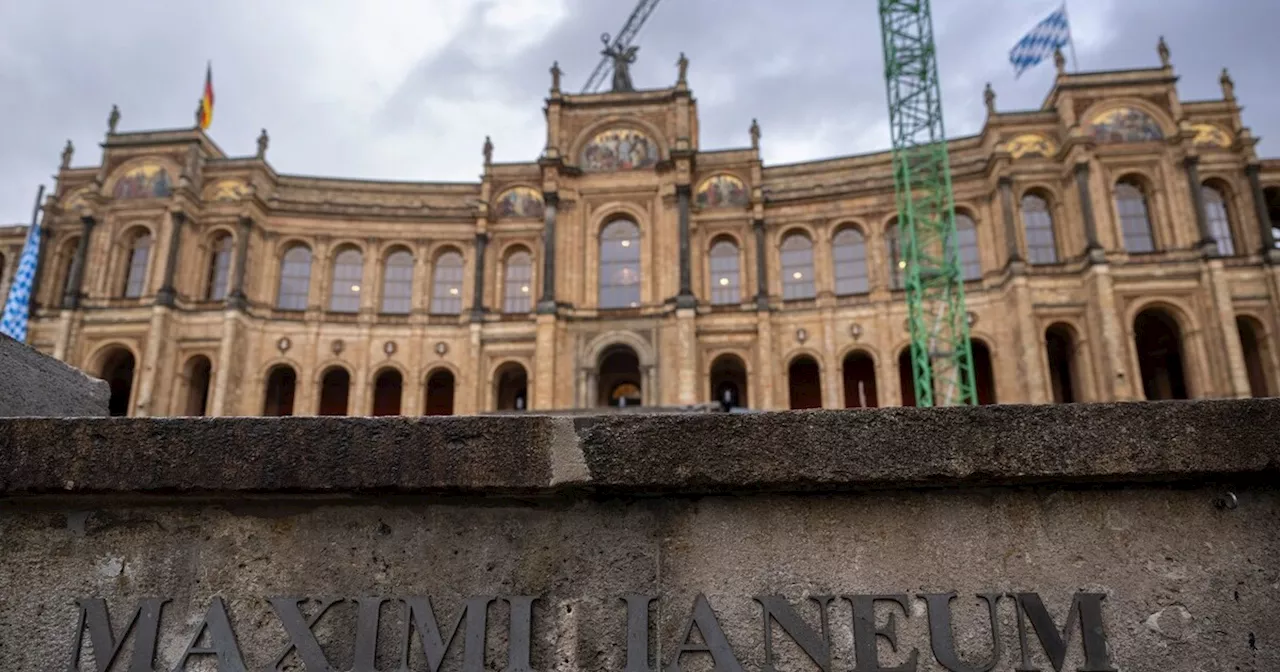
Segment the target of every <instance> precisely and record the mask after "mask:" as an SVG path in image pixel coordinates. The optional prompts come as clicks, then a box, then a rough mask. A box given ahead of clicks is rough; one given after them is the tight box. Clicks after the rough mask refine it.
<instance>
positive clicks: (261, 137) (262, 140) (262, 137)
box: [258, 128, 271, 159]
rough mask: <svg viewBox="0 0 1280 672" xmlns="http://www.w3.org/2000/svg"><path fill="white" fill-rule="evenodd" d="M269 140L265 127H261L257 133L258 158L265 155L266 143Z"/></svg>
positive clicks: (263, 157)
mask: <svg viewBox="0 0 1280 672" xmlns="http://www.w3.org/2000/svg"><path fill="white" fill-rule="evenodd" d="M269 142H271V138H269V137H267V129H265V128H264V129H262V132H261V133H259V134H258V158H259V159H265V158H266V157H267V143H269Z"/></svg>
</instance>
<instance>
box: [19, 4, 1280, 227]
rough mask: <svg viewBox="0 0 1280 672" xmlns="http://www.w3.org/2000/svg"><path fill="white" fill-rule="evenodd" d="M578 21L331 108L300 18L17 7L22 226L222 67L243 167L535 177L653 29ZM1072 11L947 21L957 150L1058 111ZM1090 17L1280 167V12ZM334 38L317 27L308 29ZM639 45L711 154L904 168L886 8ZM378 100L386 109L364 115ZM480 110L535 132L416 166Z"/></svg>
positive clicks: (693, 12) (1180, 11)
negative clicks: (632, 33)
mask: <svg viewBox="0 0 1280 672" xmlns="http://www.w3.org/2000/svg"><path fill="white" fill-rule="evenodd" d="M567 4H568V10H567V14H566V18H565V19H564V20H563V21H562V22H560V23H559V24H558V25H556V26H555V27H554V28H553V29H551V30H550V31H548V32H547V33H546V35H544V36H542V38H541V39H540V40H538V41H536V42H534V43H533V44H531V45H530V46H528V48H526V49H524V50H523V51H522V52H521V53H519V54H516V55H514V56H511V57H510V58H508V59H505V60H503V61H501V62H491V61H493V60H494V59H492V58H491V53H492V50H493V49H495V48H496V47H497V46H501V45H500V43H499V42H498V41H500V40H502V39H503V34H502V33H501V32H497V31H494V30H490V29H489V28H488V27H487V26H485V24H484V22H483V6H480V7H477V8H476V9H474V10H473V12H472V13H471V14H470V16H469V17H468V18H467V20H466V21H465V22H464V25H463V26H462V28H461V29H460V30H458V31H457V32H456V34H455V36H454V37H453V38H452V39H451V41H450V42H449V43H448V44H446V45H445V46H444V48H443V49H439V50H435V51H431V52H430V56H424V55H425V54H427V53H428V50H427V49H425V48H423V49H411V50H409V52H408V53H405V54H404V58H405V62H406V63H413V66H412V67H410V68H409V69H408V74H407V75H406V76H405V77H404V80H403V81H401V82H399V83H398V85H397V86H395V87H393V90H392V91H390V92H382V93H377V92H374V93H371V92H370V90H369V89H368V88H367V87H365V83H363V82H361V81H358V78H356V79H357V81H351V82H345V81H344V82H341V83H338V82H335V83H334V85H333V86H332V87H331V88H325V87H324V86H323V84H324V75H325V73H323V72H317V71H316V67H317V66H315V64H313V63H310V62H309V61H308V60H307V58H306V56H305V54H299V53H295V47H296V46H297V44H298V43H299V41H300V40H302V38H303V37H304V35H302V34H301V31H303V30H305V26H299V25H295V23H296V22H294V21H292V20H291V18H290V15H289V13H288V12H287V11H285V10H283V9H281V10H277V11H275V12H274V13H270V12H269V11H268V10H263V9H261V8H260V6H259V5H257V4H256V3H249V2H238V1H231V0H226V1H220V2H218V3H213V4H210V3H201V4H185V3H177V4H175V5H163V6H157V5H155V4H154V3H143V2H126V1H122V2H117V3H109V4H102V5H99V4H95V3H89V4H86V3H80V2H70V1H69V0H45V1H44V2H40V3H22V4H18V3H13V2H10V3H6V5H7V6H6V9H5V15H6V16H5V21H4V22H3V25H2V26H0V45H4V46H0V92H3V95H0V222H4V221H19V220H23V219H25V218H26V217H27V213H29V209H30V203H31V199H32V198H33V197H34V194H35V188H36V186H37V185H38V184H39V183H40V182H41V181H44V182H45V183H46V184H50V183H51V181H50V180H49V175H50V174H51V173H52V172H53V170H54V169H55V168H56V165H57V158H58V152H59V151H60V149H61V147H62V143H63V142H64V140H65V139H66V138H68V137H70V138H72V139H73V140H74V141H75V143H76V146H77V148H78V149H77V161H76V163H77V164H84V163H92V162H94V161H96V160H97V158H98V150H97V148H96V144H97V143H98V142H100V141H101V139H102V132H103V131H104V130H105V119H106V114H107V111H108V110H109V109H110V106H111V104H112V103H119V104H120V107H121V110H122V111H123V113H124V121H123V122H122V124H121V127H122V128H124V129H137V128H148V127H173V126H180V125H185V124H188V123H190V119H191V113H192V110H193V109H194V105H195V102H196V98H197V96H198V95H199V85H200V78H201V77H202V74H203V67H204V60H205V59H206V58H213V59H214V76H215V84H216V86H217V91H218V101H219V102H218V108H217V112H216V115H215V127H214V129H212V131H213V132H212V135H213V137H214V139H215V141H217V142H219V143H220V144H221V145H222V146H223V148H224V149H225V150H227V151H228V152H229V153H232V154H248V153H251V152H252V150H253V139H254V138H255V137H256V135H257V131H258V129H259V128H260V127H263V126H266V127H267V128H269V129H270V131H271V135H272V143H271V154H270V156H271V160H272V162H273V164H274V165H275V166H276V167H277V169H279V170H281V171H284V172H292V173H309V174H321V175H343V176H351V177H379V178H392V177H396V178H402V179H444V180H465V179H474V176H475V174H476V172H477V171H478V168H479V165H478V160H479V142H480V140H481V139H482V138H483V137H484V136H485V135H486V134H487V135H492V136H494V141H495V144H496V145H497V152H496V153H497V158H498V159H499V160H504V161H514V160H531V159H533V158H535V156H536V154H537V150H538V148H539V147H540V146H541V141H542V137H541V130H540V129H538V128H537V126H538V124H539V123H540V122H541V114H540V111H541V107H542V101H543V98H544V97H545V95H546V91H547V86H548V84H549V75H548V73H547V69H548V68H549V67H550V65H551V63H552V61H559V62H560V65H561V67H562V68H563V70H564V71H565V78H564V86H565V88H566V89H567V90H571V91H576V90H578V89H579V88H580V87H581V85H582V82H583V81H584V80H585V78H586V77H587V75H588V74H589V73H590V71H591V70H592V69H593V68H594V67H595V65H596V62H597V61H598V60H599V49H600V33H602V32H610V33H613V32H614V31H616V30H617V29H618V28H619V27H620V26H621V24H622V22H623V20H624V19H625V18H626V16H627V14H628V13H629V12H630V10H631V7H632V3H631V0H613V1H611V2H600V1H599V0H568V3H567ZM1053 4H1054V3H1052V2H1043V3H1028V2H1025V1H1024V0H935V1H934V7H935V26H936V32H937V38H938V43H939V56H940V71H941V76H942V83H943V98H944V108H945V113H946V118H947V130H948V132H949V133H950V134H951V135H953V136H956V135H964V134H969V133H974V132H976V131H977V130H978V129H979V128H980V127H981V124H982V123H983V119H984V109H983V105H982V86H983V84H984V83H985V82H987V81H991V82H992V83H993V85H994V87H995V89H996V91H997V93H998V94H999V102H998V105H999V107H1000V109H1003V110H1011V109H1026V108H1035V107H1038V106H1039V105H1040V104H1041V102H1042V100H1043V98H1044V96H1045V94H1046V93H1047V91H1048V89H1049V87H1050V86H1051V84H1052V79H1053V73H1052V70H1053V66H1052V64H1048V63H1046V64H1043V65H1041V66H1040V67H1039V68H1037V69H1036V70H1034V71H1032V72H1029V73H1027V74H1026V75H1024V76H1023V77H1022V79H1021V80H1015V79H1014V77H1013V73H1012V70H1011V68H1010V66H1009V64H1008V62H1007V52H1008V49H1009V47H1010V46H1012V44H1013V43H1014V41H1016V40H1017V39H1018V37H1020V36H1021V34H1022V31H1024V30H1026V29H1027V28H1028V27H1030V26H1031V25H1032V24H1034V23H1035V21H1037V20H1038V19H1039V18H1041V16H1042V15H1043V14H1045V13H1047V12H1048V11H1050V10H1051V9H1052V7H1053ZM309 6H310V5H309ZM290 11H293V12H295V13H296V12H298V11H302V10H300V9H299V8H298V7H297V6H294V9H293V10H290ZM308 11H312V12H316V11H322V10H319V9H310V10H308ZM1072 11H1073V17H1072V18H1073V20H1074V22H1075V24H1076V28H1077V33H1079V32H1080V31H1081V30H1082V29H1083V28H1084V27H1085V26H1088V25H1091V24H1100V25H1103V26H1106V27H1107V30H1108V32H1107V34H1108V35H1109V38H1108V39H1106V40H1105V41H1103V42H1101V43H1100V44H1096V45H1094V43H1095V42H1098V40H1097V39H1086V38H1091V37H1092V36H1086V35H1078V38H1079V42H1080V46H1081V47H1082V48H1081V49H1080V53H1079V57H1080V61H1081V65H1082V67H1083V68H1084V69H1119V68H1130V67H1151V66H1154V65H1156V64H1157V63H1158V60H1157V57H1156V54H1155V43H1156V39H1157V37H1158V36H1159V35H1161V34H1163V35H1165V37H1166V39H1167V40H1168V42H1169V44H1170V46H1171V48H1172V50H1173V60H1174V65H1175V67H1176V69H1177V72H1178V74H1179V75H1180V77H1181V80H1180V82H1179V88H1180V93H1181V95H1182V96H1183V97H1184V99H1197V98H1211V97H1216V96H1218V95H1219V90H1218V74H1219V72H1220V70H1221V68H1222V67H1223V66H1227V67H1230V68H1231V72H1232V75H1233V76H1234V78H1235V80H1236V84H1237V93H1238V95H1239V97H1240V100H1241V102H1242V104H1244V105H1246V109H1245V112H1244V117H1245V122H1246V124H1248V125H1250V126H1251V127H1252V128H1253V130H1254V132H1255V133H1256V134H1258V135H1260V136H1262V137H1263V138H1264V139H1265V140H1264V142H1263V143H1262V145H1261V147H1260V148H1259V151H1260V153H1262V154H1263V155H1267V154H1268V153H1274V152H1278V151H1280V141H1277V140H1274V139H1272V138H1270V136H1271V135H1280V119H1277V114H1276V112H1277V110H1278V109H1280V90H1277V89H1276V87H1274V86H1273V83H1274V80H1275V77H1274V75H1273V74H1272V73H1271V72H1269V69H1270V68H1271V67H1273V66H1272V64H1273V63H1274V62H1275V61H1276V60H1277V59H1276V57H1277V55H1278V54H1280V47H1278V46H1277V43H1276V41H1275V40H1274V39H1272V37H1271V34H1270V33H1271V32H1272V28H1271V27H1273V26H1275V25H1277V24H1278V23H1280V3H1274V2H1260V1H1256V2H1255V1H1251V0H1236V1H1235V2H1228V3H1225V4H1222V5H1219V6H1218V9H1215V11H1213V12H1207V11H1206V9H1205V5H1204V4H1203V3H1202V2H1200V1H1198V0H1125V1H1123V2H1120V1H1115V0H1073V3H1072ZM264 12H266V13H267V14H269V15H266V16H264ZM1219 16H1220V17H1222V18H1221V19H1218V18H1217V17H1219ZM320 20H323V16H319V17H316V16H312V17H311V18H310V23H309V24H307V25H312V24H314V23H315V22H316V21H320ZM387 20H388V21H395V20H397V17H395V16H389V17H388V19H387ZM340 29H341V26H338V27H337V30H339V31H340ZM639 44H640V45H641V48H640V53H639V61H638V62H637V64H636V65H635V67H634V69H633V75H634V79H635V80H636V83H637V85H638V86H641V87H660V86H667V85H669V84H670V83H671V82H673V81H674V79H675V75H676V69H675V65H674V63H675V60H676V58H677V56H678V54H679V53H680V52H682V51H683V52H684V53H686V54H687V56H688V57H689V59H690V61H691V66H690V70H689V79H690V85H691V86H692V88H693V91H694V94H695V96H699V111H700V114H701V120H700V121H701V124H700V130H701V144H702V146H703V147H704V148H720V147H740V146H743V145H745V144H746V143H747V134H746V128H747V125H748V124H749V123H750V121H751V119H752V118H753V117H754V118H759V120H760V124H761V126H762V128H763V130H764V136H765V137H764V152H765V158H766V160H768V161H777V160H780V159H779V158H778V157H781V156H782V154H783V153H784V152H783V151H782V149H781V146H782V144H783V143H784V142H788V141H790V142H792V143H799V144H796V145H794V146H799V147H807V146H809V143H812V144H814V146H815V147H816V148H817V149H815V150H814V151H815V152H816V153H814V154H813V155H812V156H809V157H807V158H814V159H817V158H823V157H827V156H837V155H842V154H850V153H857V152H864V151H872V150H878V149H884V148H887V146H888V137H887V135H886V136H885V137H883V138H879V134H878V133H877V129H878V128H880V127H881V126H880V125H882V124H883V120H884V118H885V116H886V112H885V100H884V95H885V94H884V83H883V79H882V73H883V63H882V51H881V43H880V35H879V22H878V17H877V15H876V3H875V2H873V1H872V0H862V1H860V2H854V3H850V2H847V1H839V0H806V1H805V2H794V1H793V2H778V0H739V1H731V0H666V2H664V3H663V4H662V5H660V6H659V7H658V8H657V10H656V12H655V13H654V14H653V16H652V17H651V18H650V20H649V23H648V24H647V25H646V27H645V29H644V30H643V32H642V33H641V35H640V39H639ZM1088 45H1093V46H1088ZM333 49H335V50H349V51H351V52H352V53H356V52H358V50H359V49H360V45H359V44H351V43H336V44H334V45H333ZM779 64H782V65H781V66H780V65H779ZM304 89H305V90H304ZM369 96H374V99H373V100H372V101H370V102H372V103H373V104H372V105H371V106H369V105H365V106H364V107H360V108H358V109H356V108H353V107H352V106H351V105H349V103H350V101H352V100H357V99H359V100H362V101H363V100H364V99H365V98H367V97H369ZM379 96H380V98H379ZM479 102H487V103H490V104H497V105H501V106H502V107H503V108H505V109H508V110H512V111H514V112H515V113H514V114H511V115H508V117H509V121H507V122H504V123H507V124H510V125H509V126H501V125H498V126H494V127H486V126H485V124H486V123H491V122H482V121H477V122H476V124H477V125H476V128H475V129H474V133H473V134H472V135H474V137H475V145H476V150H475V152H473V153H471V154H466V155H462V156H452V155H446V156H439V155H436V156H431V157H427V158H424V159H422V160H416V159H415V157H413V156H411V155H408V154H411V153H409V152H407V151H400V150H397V149H396V147H395V145H396V141H397V140H399V139H402V138H418V139H421V138H424V137H425V138H433V139H434V138H436V137H437V135H438V134H439V133H440V132H441V131H439V129H437V128H435V127H434V125H433V117H432V114H433V110H441V109H450V107H451V106H454V105H457V106H465V105H467V104H474V103H479ZM461 109H466V108H465V107H463V108H461ZM771 143H772V144H771ZM472 154H474V155H472ZM788 158H804V157H788Z"/></svg>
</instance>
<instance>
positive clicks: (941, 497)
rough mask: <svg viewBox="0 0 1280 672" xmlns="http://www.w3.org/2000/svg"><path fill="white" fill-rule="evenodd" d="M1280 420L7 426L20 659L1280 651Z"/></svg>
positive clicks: (611, 661) (922, 418) (1160, 663)
mask: <svg viewBox="0 0 1280 672" xmlns="http://www.w3.org/2000/svg"><path fill="white" fill-rule="evenodd" d="M1278 437H1280V401H1274V400H1269V401H1203V402H1186V403H1165V404H1118V405H1096V406H1092V405H1089V406H1058V407H1022V406H1003V407H984V408H967V409H893V410H883V411H864V412H806V413H778V414H751V415H729V414H698V415H684V416H682V415H663V416H647V415H630V414H627V415H618V416H610V417H580V418H573V417H547V416H523V417H505V416H500V417H474V418H425V419H344V418H292V419H290V418H286V419H213V420H207V419H206V420H123V419H75V420H55V419H15V420H0V490H3V495H4V499H3V500H0V507H3V508H0V534H2V535H3V539H4V544H3V545H2V546H0V585H3V586H5V587H6V589H5V590H4V591H3V592H0V669H4V670H47V669H68V665H72V667H71V669H80V670H99V671H101V670H104V669H111V670H145V669H151V665H152V664H153V661H152V660H151V655H150V651H149V649H150V648H151V645H150V644H149V643H150V642H154V648H155V655H154V665H155V668H156V669H164V670H171V669H175V668H176V669H183V667H182V665H181V662H182V661H183V659H184V657H186V659H187V662H188V663H189V665H188V666H187V667H186V668H185V669H192V670H195V669H222V670H233V669H253V670H262V669H277V668H276V663H277V660H282V662H283V665H282V666H281V667H280V668H279V669H291V670H320V669H335V670H371V669H378V670H397V669H401V668H400V661H401V657H402V656H403V655H405V654H404V652H405V651H409V652H410V654H409V656H408V657H409V669H432V668H435V667H436V666H437V665H438V666H439V669H444V670H478V669H481V668H482V667H483V668H484V669H492V670H499V669H501V670H509V671H515V670H524V669H533V670H635V671H637V672H638V671H639V670H644V669H657V668H662V669H670V667H671V666H674V667H675V668H677V669H686V670H708V669H712V666H713V662H718V665H719V668H720V669H724V670H733V669H744V670H762V669H770V668H773V669H778V670H813V669H829V670H880V669H894V668H895V666H897V667H896V669H903V670H907V669H915V670H920V671H927V670H986V669H994V670H1001V671H1003V670H1015V669H1019V670H1022V669H1026V670H1077V669H1083V670H1105V669H1116V670H1123V671H1125V672H1131V671H1147V670H1151V671H1155V670H1210V671H1214V672H1217V671H1223V672H1225V671H1228V670H1275V669H1280V648H1277V647H1278V645H1280V623H1277V619H1276V618H1275V615H1276V614H1277V613H1280V588H1277V585H1278V584H1280V563H1277V562H1276V561H1275V558H1276V557H1278V556H1280V534H1278V532H1280V501H1278V499H1277V496H1276V486H1275V484H1276V482H1277V481H1276V477H1277V474H1278V472H1280V438H1278ZM952 592H954V593H955V594H956V599H955V600H954V601H952V602H951V603H950V604H951V610H950V611H947V610H946V609H945V608H944V605H945V604H947V602H948V599H949V598H948V596H949V594H950V593H952ZM979 595H983V596H985V597H979ZM872 596H882V597H884V599H874V600H873V599H872ZM302 598H308V600H307V601H306V602H299V600H301V599H302ZM530 598H536V599H530ZM650 598H653V599H652V600H650ZM99 600H100V601H99ZM148 600H150V601H148ZM164 600H168V601H167V602H163V601H164ZM335 600H339V601H335ZM646 605H647V609H646V608H645V607H646ZM988 605H993V606H992V607H991V608H992V609H993V611H992V612H989V611H988V609H989V607H988ZM139 606H141V607H142V608H141V610H140V611H138V612H137V613H136V614H135V609H138V608H139ZM407 611H408V612H411V613H412V615H413V616H412V619H411V623H412V626H411V627H410V628H409V630H410V631H411V633H412V634H411V636H410V638H409V640H408V642H407V643H406V641H405V638H406V622H405V621H406V618H405V614H406V612H407ZM765 612H767V613H768V614H769V616H768V617H767V619H766V617H765V616H764V613H765ZM991 613H994V618H992V616H991V615H990V614H991ZM156 614H158V618H157V617H155V615H156ZM321 614H322V615H321ZM375 614H376V617H375ZM223 615H225V616H226V618H225V619H223V618H222V617H223ZM948 615H949V616H951V619H950V621H951V622H950V623H948V622H947V619H946V617H947V616H948ZM317 616H318V618H317ZM131 617H136V620H135V621H133V628H132V630H130V631H129V633H128V637H126V636H125V629H126V626H128V625H129V624H130V622H131V621H130V619H131ZM104 619H109V622H110V625H111V629H110V630H108V629H107V628H106V627H105V625H103V624H104V623H105V620H104ZM313 619H314V620H313ZM1072 619H1075V620H1074V622H1071V623H1070V625H1068V623H1069V622H1070V621H1072ZM766 620H767V622H768V623H769V624H770V627H769V628H768V629H767V630H766V629H765V627H764V626H763V623H764V622H766ZM993 622H994V624H995V629H996V630H997V631H998V636H997V637H996V638H995V639H996V641H997V642H998V649H999V656H998V659H997V660H996V662H995V664H994V665H993V666H991V667H988V666H986V665H985V664H984V661H987V660H989V659H990V658H991V657H992V655H993V646H992V630H993V627H992V623H993ZM456 624H460V625H456ZM309 625H310V626H312V627H308V626H309ZM482 626H483V627H482ZM931 626H932V627H931ZM455 627H456V628H457V631H456V636H455V637H453V639H452V640H451V633H454V628H455ZM1064 628H1065V629H1066V631H1065V634H1064V631H1063V629H1064ZM876 630H879V631H881V632H886V633H887V632H889V631H892V632H893V635H892V636H889V637H886V636H877V635H875V631H876ZM482 632H483V633H484V634H483V636H481V633H482ZM949 633H954V634H953V635H952V634H949ZM196 635H200V636H199V638H198V639H194V640H193V638H194V637H196ZM77 641H79V644H78V645H77ZM291 642H292V644H293V645H294V646H293V647H292V648H291V647H290V643H291ZM891 643H892V645H891ZM953 644H954V646H953ZM116 646H118V647H119V649H120V650H119V652H118V653H117V655H116V656H115V660H114V661H113V664H111V665H110V666H108V664H107V663H106V662H105V657H109V655H110V654H109V653H108V655H107V656H105V657H100V658H95V657H94V656H96V655H100V654H99V652H100V651H107V652H109V651H110V650H111V649H112V648H113V647H116ZM705 649H711V650H712V651H713V653H711V652H706V651H705ZM953 649H954V650H955V651H958V656H959V660H957V659H955V658H954V657H953V656H952V655H951V654H952V651H953ZM77 650H78V651H79V659H80V663H79V666H78V667H76V666H75V665H74V664H72V658H73V656H75V655H76V651H77ZM206 650H207V651H215V652H220V654H219V653H198V651H206ZM873 651H874V653H873ZM188 654H190V655H188ZM219 655H221V663H220V664H219V660H220V659H219ZM815 661H817V662H815ZM240 663H243V664H244V668H241V667H239V664H240ZM325 665H329V666H330V667H329V668H326V667H325ZM202 666H203V667H202Z"/></svg>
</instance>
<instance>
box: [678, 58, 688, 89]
mask: <svg viewBox="0 0 1280 672" xmlns="http://www.w3.org/2000/svg"><path fill="white" fill-rule="evenodd" d="M676 67H677V68H679V76H678V77H677V78H676V84H687V83H688V81H689V80H688V79H687V76H688V74H689V59H687V58H685V56H684V52H683V51H682V52H680V59H679V60H677V61H676Z"/></svg>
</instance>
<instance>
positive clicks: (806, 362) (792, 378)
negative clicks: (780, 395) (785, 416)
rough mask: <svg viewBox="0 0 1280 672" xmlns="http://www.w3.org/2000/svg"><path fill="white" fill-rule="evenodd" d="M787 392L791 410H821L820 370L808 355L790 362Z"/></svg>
mask: <svg viewBox="0 0 1280 672" xmlns="http://www.w3.org/2000/svg"><path fill="white" fill-rule="evenodd" d="M787 390H788V392H789V396H790V401H791V409H792V410H801V409H806V408H822V370H821V369H819V368H818V362H816V361H814V359H813V358H812V357H810V356H808V355H800V356H799V357H796V358H795V359H793V360H791V366H788V367H787Z"/></svg>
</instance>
